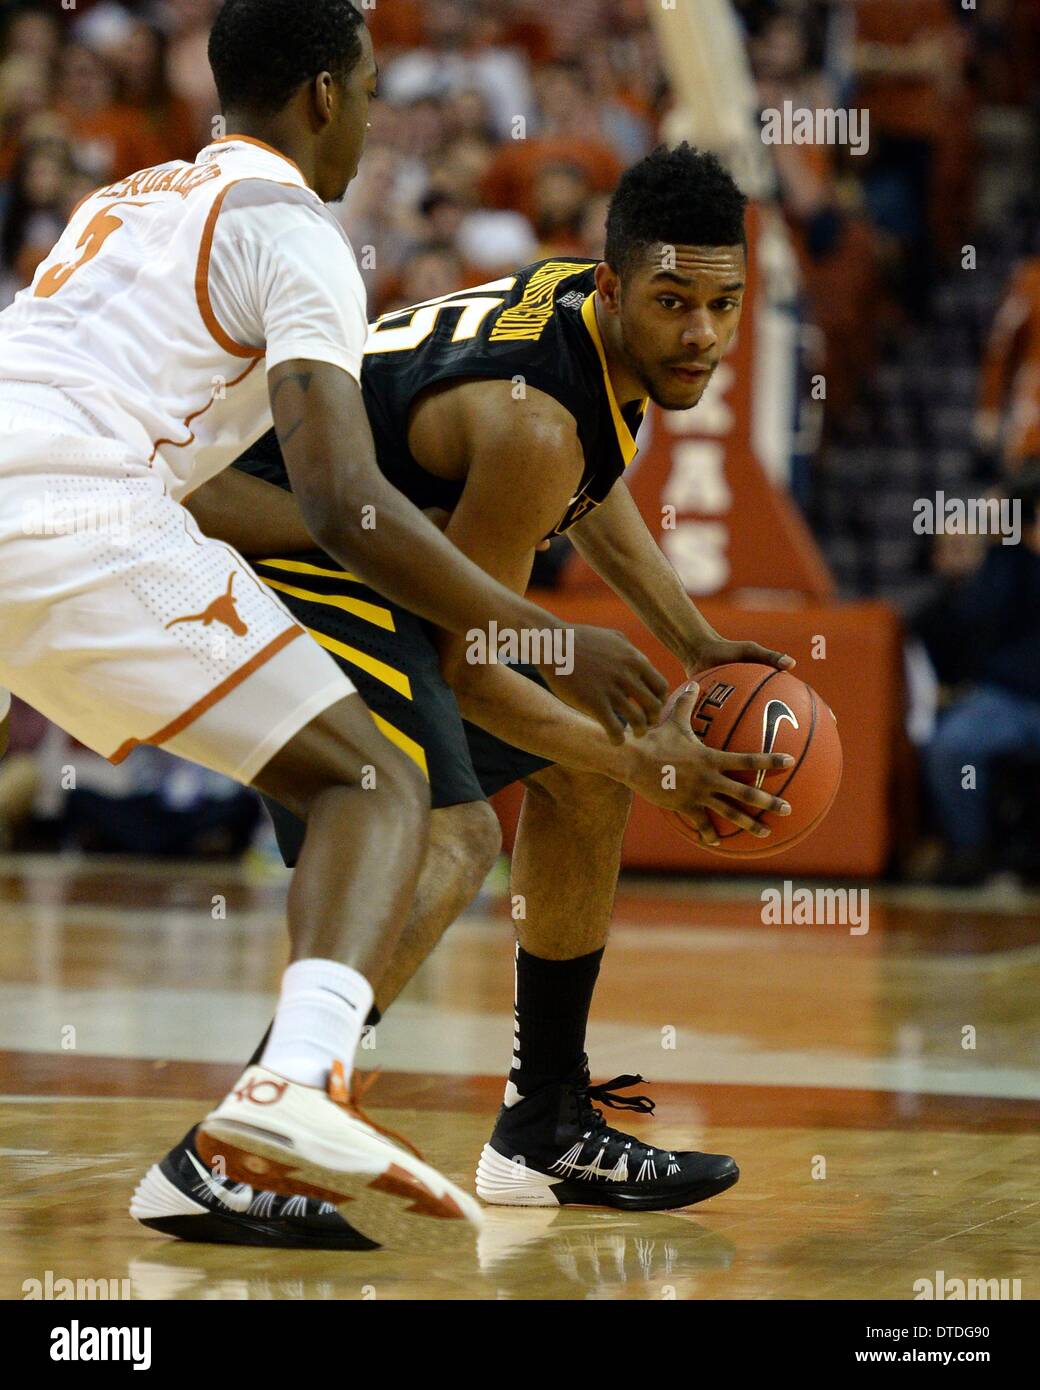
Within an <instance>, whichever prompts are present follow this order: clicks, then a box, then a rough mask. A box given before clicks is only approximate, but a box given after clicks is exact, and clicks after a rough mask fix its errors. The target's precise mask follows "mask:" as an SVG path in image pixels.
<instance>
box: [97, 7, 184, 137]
mask: <svg viewBox="0 0 1040 1390" xmlns="http://www.w3.org/2000/svg"><path fill="white" fill-rule="evenodd" d="M168 47H169V40H168V39H167V37H166V35H165V34H164V33H163V32H162V30H160V29H156V28H154V27H153V26H152V25H150V24H145V23H143V22H139V23H136V24H134V26H133V28H132V30H131V31H130V34H129V36H128V39H127V41H126V42H125V43H124V44H122V45H120V47H119V48H118V49H117V50H116V51H114V52H113V53H112V54H111V60H112V62H113V64H114V66H115V70H116V73H117V75H118V78H119V83H120V87H121V92H122V99H123V101H124V102H125V104H126V105H127V106H129V107H131V108H132V109H133V110H134V112H135V113H136V114H137V118H138V120H139V121H140V123H141V126H142V129H143V130H144V131H145V132H147V134H148V136H150V137H151V140H152V142H153V145H154V148H155V153H154V156H153V160H152V162H154V163H157V164H163V163H165V162H166V161H167V160H170V159H187V160H193V159H194V158H195V155H196V154H197V152H198V151H197V147H196V140H195V118H194V114H193V112H192V109H191V107H190V106H189V104H188V103H187V102H186V101H185V100H184V98H183V97H179V96H175V95H174V93H173V91H172V89H171V87H170V80H169V70H168V67H167V50H168Z"/></svg>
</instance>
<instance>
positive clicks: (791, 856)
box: [495, 591, 905, 878]
mask: <svg viewBox="0 0 1040 1390" xmlns="http://www.w3.org/2000/svg"><path fill="white" fill-rule="evenodd" d="M531 597H532V598H533V599H534V601H535V602H538V603H541V604H543V605H544V606H545V607H546V608H549V609H551V610H552V611H553V612H555V613H558V614H559V615H560V616H561V617H563V618H566V619H569V620H570V621H572V622H575V623H579V622H580V623H595V624H597V625H599V626H602V627H616V628H619V629H620V630H621V631H622V632H624V633H625V634H626V636H628V637H630V638H631V639H632V641H634V642H635V643H636V645H637V646H639V647H640V648H641V649H642V650H643V651H645V652H646V653H647V655H648V656H649V657H650V658H651V660H653V661H654V662H655V664H656V665H657V666H658V668H659V670H661V671H662V672H663V673H664V675H666V676H667V677H668V679H669V680H670V681H672V682H673V683H674V684H676V685H677V684H678V683H679V681H680V679H681V678H682V672H681V670H680V669H679V667H678V666H677V664H676V662H675V660H674V659H673V658H672V657H671V656H670V655H669V654H668V653H666V652H665V650H664V648H662V647H661V645H660V644H659V643H658V642H657V641H656V640H655V639H654V638H652V637H651V636H650V635H649V633H647V631H646V629H645V628H644V627H643V626H642V624H641V623H640V622H639V621H638V619H636V618H635V617H633V616H632V615H631V614H630V613H629V612H628V610H627V609H626V608H625V607H624V606H623V605H622V604H621V603H620V601H619V600H618V599H616V598H615V597H614V596H613V595H604V594H594V595H593V594H585V595H582V594H576V595H571V594H567V595H565V594H561V593H558V592H551V593H550V592H542V593H539V592H538V591H534V592H532V594H531ZM698 607H699V608H700V610H701V612H702V613H703V614H704V616H705V617H706V618H707V620H708V621H709V622H710V623H711V624H712V625H713V626H714V627H715V629H716V630H717V631H718V632H721V633H722V634H723V636H725V637H729V638H733V639H747V640H751V641H755V642H761V643H762V644H763V645H765V646H768V647H772V648H774V649H779V650H782V651H786V652H789V653H790V654H791V655H792V656H793V657H795V658H796V660H797V662H798V666H797V669H796V672H795V674H796V675H798V676H800V677H801V678H802V680H804V681H807V682H808V684H809V685H811V686H813V687H814V689H816V690H818V691H819V693H820V694H821V695H822V696H823V698H824V699H825V700H826V701H827V703H828V704H829V705H830V706H831V708H832V709H833V711H834V714H835V717H836V718H837V721H838V729H839V731H840V733H841V740H842V748H843V753H844V769H845V770H844V776H843V778H842V785H841V789H840V791H839V792H838V796H837V799H836V801H835V803H834V805H833V806H832V808H831V810H830V812H829V813H828V815H827V818H826V820H825V821H824V822H823V824H822V825H821V826H820V828H819V829H818V830H817V831H816V832H815V833H814V834H813V835H811V836H809V838H808V839H807V840H805V841H803V842H802V843H801V844H800V845H796V846H795V847H794V848H793V849H791V850H787V851H785V852H782V853H780V854H778V855H776V856H775V857H773V856H771V857H770V858H768V859H759V860H752V861H741V860H739V859H728V858H721V857H719V856H717V855H712V854H707V853H706V852H705V851H704V850H701V849H698V848H697V847H696V846H695V845H693V844H692V843H690V842H688V841H686V840H684V839H682V838H681V837H680V836H679V835H678V834H677V833H676V832H675V831H674V830H672V829H670V828H669V827H668V825H667V824H666V822H665V819H664V817H663V816H662V815H661V813H660V812H659V811H657V810H656V809H655V808H654V807H652V806H649V805H647V804H646V803H645V802H643V801H641V800H640V799H639V798H637V799H636V802H635V805H634V808H633V812H632V819H631V821H630V823H629V828H628V834H627V836H626V839H625V850H624V865H625V867H626V868H630V869H669V870H680V871H682V872H685V873H704V874H712V873H714V874H719V873H722V874H733V873H738V874H766V875H769V876H770V877H777V876H778V877H781V878H782V877H784V876H789V875H819V876H827V877H833V876H839V877H846V876H848V877H852V876H855V877H860V876H862V877H873V876H876V875H878V874H880V873H881V872H882V871H883V870H884V868H885V865H886V863H887V861H888V858H889V855H890V853H891V850H892V842H893V837H894V834H895V806H894V805H893V799H892V788H893V784H894V782H895V774H896V769H897V760H898V758H899V757H900V756H905V753H903V752H902V751H901V750H903V749H904V739H903V732H902V726H903V704H904V700H903V686H902V671H903V664H902V645H901V631H900V623H899V617H898V615H897V613H896V612H895V611H894V610H893V609H891V608H889V607H888V606H887V605H886V604H883V603H848V604H808V605H805V606H799V607H795V608H789V607H777V608H768V607H766V606H764V605H763V604H761V603H758V604H756V606H754V607H739V606H737V605H736V604H735V603H733V602H729V601H721V600H714V599H713V600H705V601H704V602H701V603H699V604H698ZM819 638H823V639H825V642H826V648H825V651H826V656H825V657H824V658H823V659H818V660H814V659H813V645H814V641H815V640H816V639H819ZM817 646H819V643H818V642H817ZM521 797H522V792H521V790H520V789H518V788H510V789H509V790H507V791H505V792H503V793H502V794H501V796H499V797H497V798H496V799H495V807H496V810H497V811H498V812H499V815H500V817H501V819H502V823H503V826H504V829H505V832H506V842H507V844H508V845H510V846H511V845H512V839H513V834H514V832H515V828H516V819H517V815H518V813H519V808H520V801H521Z"/></svg>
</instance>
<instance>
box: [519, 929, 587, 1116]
mask: <svg viewBox="0 0 1040 1390" xmlns="http://www.w3.org/2000/svg"><path fill="white" fill-rule="evenodd" d="M602 959H603V951H602V949H600V950H599V951H591V952H590V953H589V954H588V955H587V956H578V957H577V959H575V960H542V958H541V957H540V956H532V955H530V954H529V953H528V952H527V951H525V950H524V949H523V947H522V946H519V945H518V946H517V948H516V1031H515V1037H514V1048H513V1052H514V1056H513V1067H512V1070H511V1071H510V1073H509V1080H510V1081H511V1082H512V1083H513V1085H514V1086H515V1087H516V1089H517V1090H518V1091H519V1092H520V1094H521V1095H522V1096H529V1095H530V1094H531V1092H532V1091H537V1090H538V1088H539V1087H541V1086H546V1085H550V1084H551V1083H552V1082H554V1081H562V1080H563V1078H564V1077H566V1076H569V1075H570V1074H571V1073H572V1072H574V1071H576V1070H577V1068H578V1067H580V1066H581V1060H582V1058H583V1056H584V1055H585V1030H586V1028H587V1027H588V1020H589V1008H590V1007H591V1004H592V992H593V990H594V989H595V988H596V977H597V976H598V975H599V965H600V961H601V960H602ZM507 1103H508V1102H507Z"/></svg>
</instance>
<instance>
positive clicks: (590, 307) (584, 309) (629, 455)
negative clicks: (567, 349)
mask: <svg viewBox="0 0 1040 1390" xmlns="http://www.w3.org/2000/svg"><path fill="white" fill-rule="evenodd" d="M581 317H582V319H583V321H584V323H585V327H586V328H587V329H588V331H589V337H590V338H591V339H592V341H593V343H594V344H595V345H596V352H597V353H598V354H599V364H600V366H601V367H602V368H603V381H604V383H605V384H606V388H607V400H608V401H609V402H610V414H611V416H612V417H613V420H614V429H615V431H616V432H617V440H618V447H619V448H620V449H621V457H622V458H623V459H624V460H625V467H626V468H627V467H628V465H629V464H630V463H631V462H632V460H633V459H634V458H635V456H636V454H637V453H638V452H639V446H638V444H637V443H636V441H635V436H634V435H633V433H632V431H631V430H630V429H629V428H628V425H627V424H626V423H625V417H624V416H623V415H622V414H621V407H620V406H619V405H618V403H617V396H615V395H614V385H613V382H612V381H611V380H610V368H609V367H608V366H607V354H606V352H605V350H604V347H603V339H602V338H601V337H600V333H599V324H598V323H597V321H596V295H595V293H593V294H590V295H589V297H588V298H587V299H586V301H585V303H584V304H583V305H582V306H581ZM649 401H650V397H649V396H646V397H644V399H643V410H644V411H645V410H646V407H647V405H648V404H649Z"/></svg>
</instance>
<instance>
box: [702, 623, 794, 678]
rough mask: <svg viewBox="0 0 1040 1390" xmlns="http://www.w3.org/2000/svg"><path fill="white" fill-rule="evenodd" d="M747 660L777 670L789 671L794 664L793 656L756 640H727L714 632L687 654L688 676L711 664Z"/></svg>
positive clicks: (716, 664) (711, 665)
mask: <svg viewBox="0 0 1040 1390" xmlns="http://www.w3.org/2000/svg"><path fill="white" fill-rule="evenodd" d="M739 661H749V662H752V663H753V664H755V665H759V666H774V667H776V669H777V670H778V671H790V670H791V669H792V668H793V667H794V666H795V664H796V663H795V659H794V657H793V656H788V655H787V654H786V653H785V652H774V651H770V649H769V648H768V647H762V646H760V645H759V644H758V643H757V642H728V641H727V640H726V638H725V637H720V636H719V634H718V633H717V632H716V633H714V634H713V635H712V636H710V637H708V638H706V639H705V641H703V642H702V643H701V644H700V645H699V646H698V647H697V648H696V649H695V650H694V651H692V652H690V653H689V654H688V655H687V658H686V662H685V666H686V674H687V675H688V676H696V675H698V674H699V673H700V672H701V671H708V670H710V669H711V668H712V667H713V666H728V665H729V664H730V662H739Z"/></svg>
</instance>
